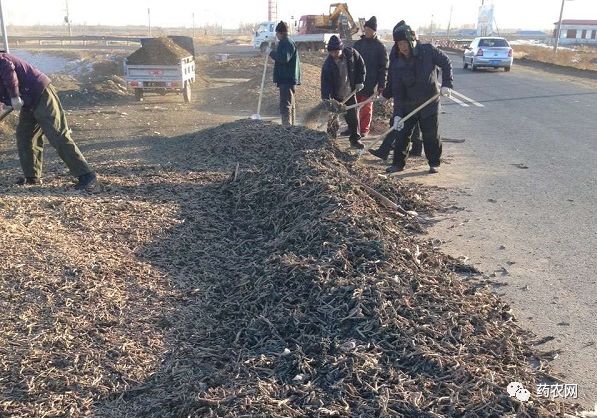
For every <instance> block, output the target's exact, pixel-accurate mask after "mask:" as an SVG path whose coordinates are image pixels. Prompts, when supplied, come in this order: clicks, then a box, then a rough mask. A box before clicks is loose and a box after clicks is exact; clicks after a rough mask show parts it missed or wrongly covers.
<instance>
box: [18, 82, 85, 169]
mask: <svg viewBox="0 0 597 418" xmlns="http://www.w3.org/2000/svg"><path fill="white" fill-rule="evenodd" d="M16 136H17V149H18V151H19V160H20V162H21V168H22V169H23V174H24V175H25V177H41V172H42V165H43V156H44V154H43V151H44V142H43V136H45V137H46V138H47V140H48V142H49V143H50V145H52V146H53V147H54V148H56V151H57V152H58V156H59V157H60V158H61V159H62V161H64V163H65V164H66V166H67V167H68V169H69V170H70V173H71V174H72V175H73V176H74V177H79V176H82V175H83V174H87V173H89V172H91V167H89V164H87V161H86V160H85V157H83V154H81V151H79V148H78V147H77V145H76V144H75V143H74V142H73V139H72V137H71V131H70V129H69V127H68V124H67V123H66V115H65V113H64V109H62V105H61V104H60V99H59V98H58V95H57V94H56V90H54V87H53V86H52V85H51V84H50V85H49V86H48V87H46V89H45V90H44V91H43V92H42V94H41V97H40V99H39V101H38V103H37V105H36V106H35V108H34V109H33V111H30V110H22V111H21V113H20V116H19V123H18V125H17V131H16Z"/></svg>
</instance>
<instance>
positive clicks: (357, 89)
mask: <svg viewBox="0 0 597 418" xmlns="http://www.w3.org/2000/svg"><path fill="white" fill-rule="evenodd" d="M364 88H365V85H364V84H363V83H359V84H356V85H355V86H354V89H355V90H356V91H357V92H359V91H361V90H363V89H364Z"/></svg>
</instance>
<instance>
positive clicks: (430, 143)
mask: <svg viewBox="0 0 597 418" xmlns="http://www.w3.org/2000/svg"><path fill="white" fill-rule="evenodd" d="M417 122H418V123H419V126H420V127H421V133H422V135H423V147H424V149H425V156H426V157H427V161H429V165H430V166H431V167H439V165H440V158H441V156H442V143H441V141H440V139H439V135H438V128H439V125H438V114H437V113H436V114H434V115H431V116H428V117H426V118H421V114H420V113H419V114H418V115H415V116H413V117H412V118H410V119H409V120H407V121H406V122H405V123H404V128H403V129H402V130H401V131H398V132H396V131H393V132H392V133H393V134H395V135H396V141H395V142H394V161H393V163H392V164H393V165H397V166H399V167H404V165H405V164H406V159H407V158H408V145H409V143H410V138H411V137H412V134H413V132H414V130H415V126H416V125H417Z"/></svg>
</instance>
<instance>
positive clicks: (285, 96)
mask: <svg viewBox="0 0 597 418" xmlns="http://www.w3.org/2000/svg"><path fill="white" fill-rule="evenodd" d="M276 38H277V39H278V45H277V47H276V48H275V50H273V51H271V52H270V54H269V56H270V57H271V59H273V60H274V62H275V63H274V83H276V85H277V86H278V88H279V89H280V115H281V116H282V125H284V126H289V125H294V124H295V119H296V100H295V97H294V95H295V87H296V86H297V85H299V84H301V61H300V58H299V55H298V50H297V48H296V45H295V44H294V42H293V41H292V39H290V38H289V37H288V25H286V23H285V22H282V21H280V23H278V25H277V26H276Z"/></svg>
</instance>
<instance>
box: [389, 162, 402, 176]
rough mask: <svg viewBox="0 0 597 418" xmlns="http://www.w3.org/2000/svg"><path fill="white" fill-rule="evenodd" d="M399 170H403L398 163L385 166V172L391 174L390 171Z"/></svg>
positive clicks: (395, 171)
mask: <svg viewBox="0 0 597 418" xmlns="http://www.w3.org/2000/svg"><path fill="white" fill-rule="evenodd" d="M400 171H404V167H402V166H399V165H393V164H392V165H391V166H389V167H388V168H386V173H388V174H392V173H398V172H400Z"/></svg>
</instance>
